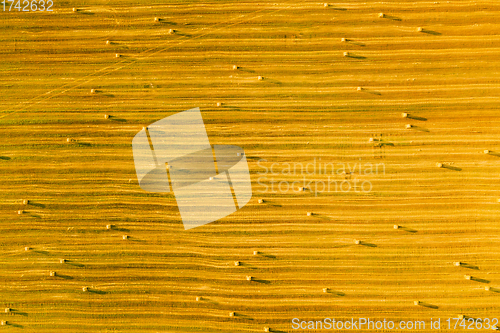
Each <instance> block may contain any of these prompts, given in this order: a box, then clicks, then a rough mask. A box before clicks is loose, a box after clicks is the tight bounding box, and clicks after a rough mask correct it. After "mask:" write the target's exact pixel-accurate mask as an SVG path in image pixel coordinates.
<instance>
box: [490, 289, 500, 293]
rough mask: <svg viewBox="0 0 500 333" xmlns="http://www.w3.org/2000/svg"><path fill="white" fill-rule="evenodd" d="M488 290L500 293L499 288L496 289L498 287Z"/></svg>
mask: <svg viewBox="0 0 500 333" xmlns="http://www.w3.org/2000/svg"><path fill="white" fill-rule="evenodd" d="M489 291H491V292H494V293H497V294H500V289H498V288H490V290H489Z"/></svg>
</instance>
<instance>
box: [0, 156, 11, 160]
mask: <svg viewBox="0 0 500 333" xmlns="http://www.w3.org/2000/svg"><path fill="white" fill-rule="evenodd" d="M10 159H11V158H10V157H8V156H0V160H4V161H8V160H10Z"/></svg>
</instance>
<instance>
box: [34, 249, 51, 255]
mask: <svg viewBox="0 0 500 333" xmlns="http://www.w3.org/2000/svg"><path fill="white" fill-rule="evenodd" d="M33 252H35V253H39V254H43V255H48V254H49V252H47V251H43V250H34V251H33Z"/></svg>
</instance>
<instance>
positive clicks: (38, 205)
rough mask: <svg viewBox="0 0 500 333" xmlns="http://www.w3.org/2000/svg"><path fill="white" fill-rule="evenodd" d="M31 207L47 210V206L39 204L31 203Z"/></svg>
mask: <svg viewBox="0 0 500 333" xmlns="http://www.w3.org/2000/svg"><path fill="white" fill-rule="evenodd" d="M29 205H31V206H35V207H38V208H45V205H44V204H41V203H37V202H31V201H30V203H29Z"/></svg>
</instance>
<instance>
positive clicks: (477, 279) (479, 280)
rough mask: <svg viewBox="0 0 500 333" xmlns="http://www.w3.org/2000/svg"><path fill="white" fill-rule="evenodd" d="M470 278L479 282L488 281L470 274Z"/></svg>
mask: <svg viewBox="0 0 500 333" xmlns="http://www.w3.org/2000/svg"><path fill="white" fill-rule="evenodd" d="M470 279H471V280H472V281H476V282H480V283H490V281H489V280H486V279H481V278H478V277H474V276H471V277H470Z"/></svg>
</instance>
